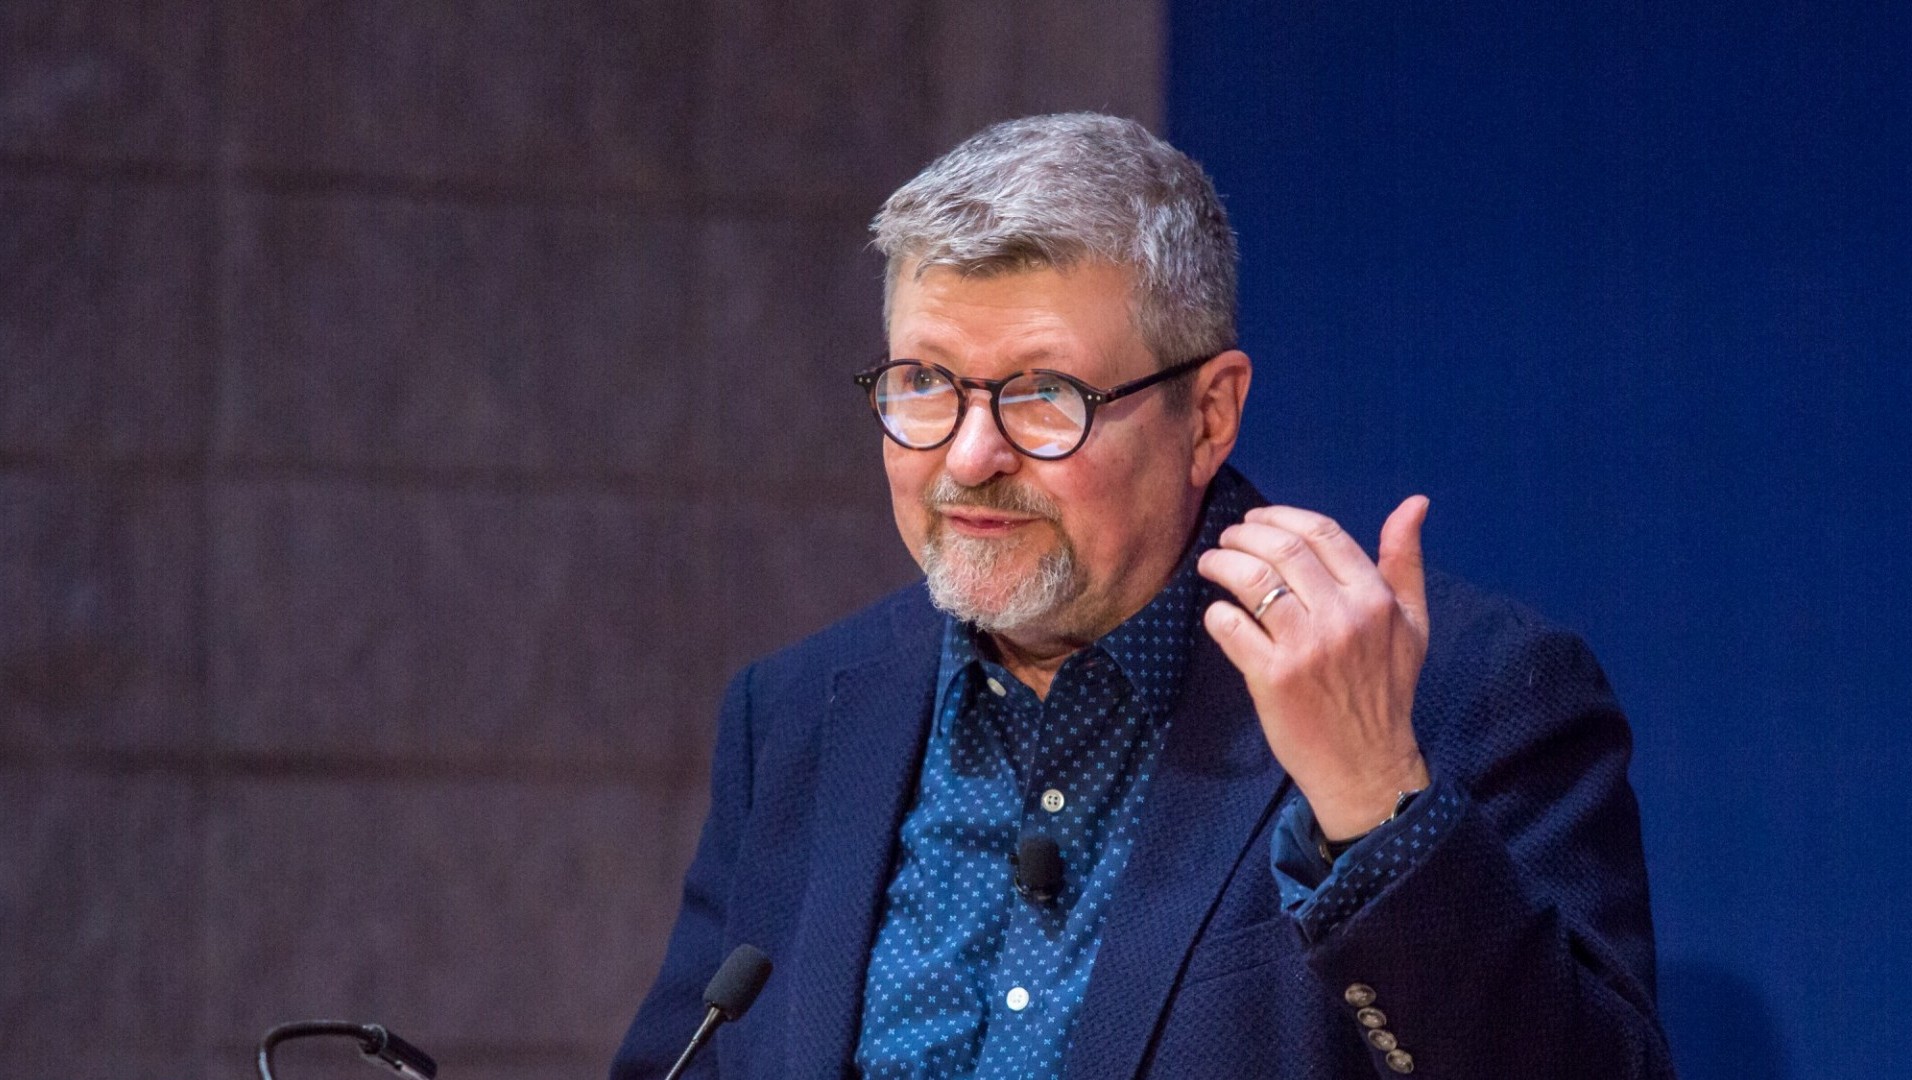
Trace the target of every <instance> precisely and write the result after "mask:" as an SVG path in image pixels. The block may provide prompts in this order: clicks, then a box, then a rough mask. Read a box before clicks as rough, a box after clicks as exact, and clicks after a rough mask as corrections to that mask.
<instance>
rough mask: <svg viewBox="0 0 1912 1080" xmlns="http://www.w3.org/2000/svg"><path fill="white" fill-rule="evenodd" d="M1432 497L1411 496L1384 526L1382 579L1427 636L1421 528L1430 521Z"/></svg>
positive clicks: (1423, 635)
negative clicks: (1430, 500)
mask: <svg viewBox="0 0 1912 1080" xmlns="http://www.w3.org/2000/svg"><path fill="white" fill-rule="evenodd" d="M1427 508H1428V498H1427V496H1425V495H1410V496H1408V497H1407V499H1406V500H1405V501H1403V502H1402V503H1401V505H1399V506H1397V507H1395V508H1394V512H1393V513H1392V514H1389V515H1388V519H1387V521H1386V522H1385V523H1384V524H1383V525H1382V526H1381V562H1380V570H1381V576H1382V577H1383V578H1385V579H1387V583H1388V587H1389V588H1391V589H1393V590H1394V598H1395V599H1396V600H1397V601H1398V602H1399V603H1400V605H1401V610H1402V611H1403V612H1405V613H1406V614H1407V617H1408V621H1409V622H1412V623H1413V624H1414V625H1415V627H1416V628H1417V629H1419V630H1420V631H1421V636H1422V637H1423V638H1425V637H1426V636H1427V628H1428V622H1427V573H1426V570H1425V568H1424V566H1423V564H1422V559H1421V526H1422V524H1424V523H1425V522H1426V521H1427Z"/></svg>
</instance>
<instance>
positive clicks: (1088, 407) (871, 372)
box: [852, 353, 1221, 461]
mask: <svg viewBox="0 0 1912 1080" xmlns="http://www.w3.org/2000/svg"><path fill="white" fill-rule="evenodd" d="M1220 355H1221V353H1211V354H1209V355H1207V356H1196V357H1191V358H1189V359H1187V360H1183V361H1181V362H1180V363H1175V364H1170V365H1169V366H1168V367H1165V368H1163V369H1162V370H1160V371H1157V372H1154V373H1152V374H1149V375H1144V376H1142V377H1141V378H1139V379H1130V380H1129V381H1128V382H1125V383H1120V384H1118V385H1116V386H1111V387H1109V388H1108V389H1107V390H1104V389H1102V388H1101V387H1099V386H1091V385H1090V384H1088V383H1086V382H1083V381H1082V380H1081V379H1078V378H1076V377H1075V376H1074V375H1071V374H1069V373H1068V372H1066V371H1057V370H1055V369H1054V368H1029V369H1027V370H1024V371H1016V372H1011V373H1010V374H1008V375H1004V376H1003V377H1002V378H1000V379H978V378H971V377H968V376H963V375H958V374H956V373H955V372H953V371H951V370H949V369H948V368H946V367H944V366H943V365H941V364H932V363H930V362H929V361H927V360H911V359H907V358H905V359H898V360H885V361H884V362H882V363H880V364H878V365H876V366H875V367H873V368H869V369H867V370H865V371H859V372H857V373H856V374H855V375H854V376H852V378H853V379H854V380H855V382H856V384H857V385H858V386H861V387H862V388H863V389H864V390H865V391H867V392H868V393H869V397H870V411H871V412H872V413H875V414H876V423H877V426H878V427H880V428H882V429H883V434H884V435H885V436H887V437H888V438H889V440H890V441H891V442H893V443H895V444H896V445H898V446H900V447H903V448H904V449H905V450H934V449H936V448H937V447H939V446H943V445H946V444H947V443H948V442H949V441H950V440H951V439H953V438H955V437H956V433H957V432H958V431H961V430H962V429H963V415H964V413H965V412H966V411H967V410H968V408H969V394H968V391H970V390H987V391H988V392H989V415H990V416H991V417H993V418H994V419H995V421H996V430H997V431H998V432H1000V433H1001V434H1002V440H1003V441H1004V442H1006V443H1008V444H1009V448H1010V449H1012V450H1014V451H1015V452H1016V453H1018V454H1021V455H1022V456H1024V457H1027V458H1034V459H1035V460H1037V461H1061V460H1062V459H1063V458H1066V457H1068V456H1069V455H1071V454H1073V453H1075V452H1076V451H1077V450H1080V449H1082V446H1083V444H1084V443H1087V442H1088V441H1089V432H1090V430H1091V429H1093V428H1094V427H1095V411H1096V410H1097V409H1099V408H1101V407H1102V406H1104V405H1107V404H1109V403H1110V402H1113V401H1119V400H1121V399H1122V398H1125V397H1128V396H1129V395H1130V394H1133V393H1137V392H1139V391H1142V390H1147V389H1148V388H1149V387H1151V386H1154V385H1155V384H1156V383H1163V382H1167V381H1168V380H1170V379H1173V378H1177V377H1178V376H1182V375H1186V374H1188V373H1189V372H1191V371H1194V370H1196V369H1197V368H1199V367H1201V366H1202V365H1203V364H1206V363H1208V362H1209V361H1210V360H1213V359H1215V357H1217V356H1220ZM906 366H907V367H926V368H930V369H931V370H934V371H938V372H941V373H942V375H943V377H944V378H945V379H948V380H949V382H950V385H952V386H954V387H956V389H957V391H958V393H957V395H956V420H955V422H954V423H952V424H950V426H949V434H947V435H945V436H943V437H942V438H940V439H938V440H936V441H935V442H933V443H930V444H929V445H928V446H912V445H910V444H909V443H906V442H904V441H903V440H902V439H900V438H898V437H897V435H896V433H895V432H893V431H891V430H890V425H889V424H887V423H885V422H884V420H883V409H882V407H881V406H879V405H877V403H876V383H877V380H878V379H879V378H881V377H882V375H883V373H884V372H885V371H888V370H889V369H891V368H896V367H906ZM1025 375H1053V376H1055V377H1056V378H1058V379H1061V380H1062V381H1063V382H1066V383H1068V384H1069V385H1070V386H1073V387H1075V388H1076V392H1077V393H1079V394H1081V395H1082V404H1083V412H1082V437H1081V438H1079V439H1077V440H1076V442H1075V445H1074V446H1071V447H1070V448H1069V449H1067V450H1064V451H1063V452H1062V453H1060V454H1054V455H1046V456H1045V455H1043V454H1037V453H1034V452H1032V451H1029V450H1025V449H1023V448H1022V444H1020V443H1018V442H1017V441H1016V439H1015V436H1013V435H1011V434H1009V428H1008V426H1007V425H1005V424H1004V423H1003V421H1002V389H1003V387H1005V386H1008V385H1009V384H1010V383H1012V382H1015V381H1016V380H1017V379H1020V378H1022V377H1023V376H1025Z"/></svg>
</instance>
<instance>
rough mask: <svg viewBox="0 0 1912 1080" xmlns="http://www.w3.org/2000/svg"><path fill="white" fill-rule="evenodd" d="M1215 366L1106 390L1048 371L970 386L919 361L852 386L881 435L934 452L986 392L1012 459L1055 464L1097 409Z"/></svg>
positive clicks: (1169, 370)
mask: <svg viewBox="0 0 1912 1080" xmlns="http://www.w3.org/2000/svg"><path fill="white" fill-rule="evenodd" d="M1213 359H1214V357H1213V356H1198V357H1196V358H1194V359H1192V360H1184V361H1182V362H1181V363H1179V364H1174V365H1172V366H1169V367H1165V368H1163V369H1162V370H1160V371H1158V372H1156V373H1155V374H1153V375H1144V376H1142V377H1141V378H1139V379H1132V380H1130V381H1128V382H1125V383H1123V384H1121V385H1120V386H1115V387H1111V388H1109V389H1107V390H1103V389H1100V388H1098V387H1094V386H1090V385H1089V384H1088V383H1085V382H1083V381H1082V380H1081V379H1078V378H1076V377H1075V376H1073V375H1065V374H1063V373H1062V372H1060V371H1050V370H1048V369H1046V368H1036V369H1035V370H1033V371H1018V372H1016V373H1015V374H1014V375H1009V376H1006V377H1004V378H1001V379H969V378H964V377H962V376H960V375H957V374H956V373H955V372H953V371H951V370H949V369H948V368H946V367H943V366H942V365H941V364H926V363H924V362H923V361H921V360H890V361H888V362H886V363H882V364H878V365H877V366H875V367H873V368H871V369H869V370H868V371H863V372H858V373H857V375H856V384H857V385H858V386H861V387H863V388H864V389H865V390H868V391H869V392H870V410H871V411H872V412H874V413H876V418H877V420H878V421H880V422H881V423H882V424H883V434H885V435H888V436H889V437H890V438H891V439H892V440H894V441H895V442H897V443H898V444H900V445H902V446H907V447H909V448H910V449H911V450H934V449H936V448H937V447H939V446H941V445H943V444H944V443H946V442H948V441H949V440H950V439H952V438H954V437H955V435H956V429H957V428H960V427H962V425H963V411H964V410H965V409H967V408H968V407H969V391H971V390H987V391H988V392H989V412H990V415H992V416H994V417H995V418H996V430H997V431H1000V432H1002V437H1003V438H1004V439H1006V440H1008V442H1009V445H1010V446H1012V447H1015V449H1016V452H1017V453H1020V454H1025V455H1027V456H1029V457H1032V458H1038V459H1041V460H1043V461H1055V460H1057V459H1059V458H1066V457H1068V456H1069V455H1070V454H1073V453H1075V452H1076V451H1077V450H1080V449H1082V444H1083V443H1084V442H1086V441H1088V438H1089V427H1090V426H1091V425H1092V424H1093V423H1094V422H1095V411H1096V410H1097V409H1099V408H1101V407H1102V406H1104V405H1107V404H1108V403H1110V402H1111V401H1117V400H1120V399H1122V398H1125V397H1128V396H1129V395H1130V394H1133V393H1136V392H1138V391H1141V390H1147V389H1148V388H1149V387H1151V386H1154V385H1155V384H1156V383H1159V382H1167V381H1168V380H1170V379H1173V378H1175V377H1176V376H1179V375H1186V374H1188V373H1189V372H1191V371H1194V370H1195V369H1196V368H1198V367H1201V366H1202V365H1203V364H1206V363H1208V362H1209V361H1210V360H1213Z"/></svg>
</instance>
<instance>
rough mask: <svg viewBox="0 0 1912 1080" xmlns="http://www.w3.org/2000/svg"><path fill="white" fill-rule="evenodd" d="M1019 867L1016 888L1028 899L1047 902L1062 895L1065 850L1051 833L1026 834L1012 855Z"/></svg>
mask: <svg viewBox="0 0 1912 1080" xmlns="http://www.w3.org/2000/svg"><path fill="white" fill-rule="evenodd" d="M1009 862H1010V864H1011V865H1013V866H1014V867H1015V868H1016V891H1017V892H1019V893H1021V894H1022V898H1023V899H1024V900H1027V901H1029V902H1030V903H1034V904H1047V903H1049V902H1050V901H1052V900H1054V899H1055V898H1056V897H1058V896H1060V895H1062V849H1061V848H1060V847H1057V846H1056V842H1055V841H1054V840H1052V839H1050V838H1049V837H1047V836H1025V837H1023V838H1022V847H1021V848H1020V849H1018V850H1017V852H1016V854H1014V855H1012V856H1010V858H1009Z"/></svg>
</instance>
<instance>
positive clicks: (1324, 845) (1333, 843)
mask: <svg viewBox="0 0 1912 1080" xmlns="http://www.w3.org/2000/svg"><path fill="white" fill-rule="evenodd" d="M1426 790H1427V789H1426V788H1415V789H1414V790H1413V791H1401V792H1396V793H1395V796H1394V812H1393V813H1391V814H1389V815H1388V816H1387V817H1386V818H1385V819H1383V820H1382V822H1381V825H1386V824H1387V823H1388V822H1390V821H1393V820H1394V819H1395V818H1397V817H1400V816H1401V815H1402V814H1405V813H1407V808H1408V807H1410V806H1413V805H1414V800H1415V799H1416V798H1417V797H1418V796H1419V795H1420V794H1421V792H1423V791H1426ZM1381 825H1376V826H1375V827H1374V829H1378V828H1380V827H1381ZM1374 829H1369V830H1368V831H1367V832H1364V833H1357V834H1356V835H1354V836H1350V837H1348V838H1347V839H1346V840H1330V839H1328V838H1327V837H1325V836H1323V835H1321V826H1320V825H1319V824H1316V825H1315V849H1316V850H1317V851H1319V852H1321V857H1322V858H1323V859H1325V860H1327V862H1328V863H1329V865H1333V863H1334V861H1335V860H1336V859H1339V858H1340V857H1341V856H1343V855H1345V854H1347V853H1348V849H1349V848H1351V847H1353V846H1354V845H1356V844H1358V843H1360V842H1361V841H1363V840H1366V839H1367V838H1368V836H1369V835H1370V834H1372V833H1373V832H1374Z"/></svg>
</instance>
